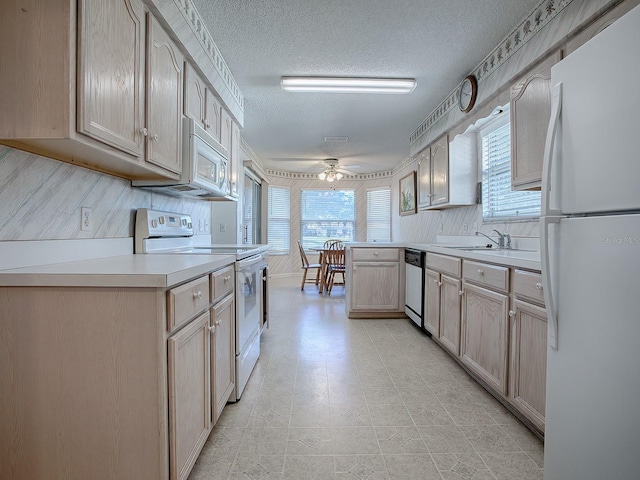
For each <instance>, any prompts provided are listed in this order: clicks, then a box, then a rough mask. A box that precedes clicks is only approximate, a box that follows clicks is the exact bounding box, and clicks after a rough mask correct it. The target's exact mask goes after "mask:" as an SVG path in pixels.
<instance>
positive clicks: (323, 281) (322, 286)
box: [309, 247, 344, 293]
mask: <svg viewBox="0 0 640 480" xmlns="http://www.w3.org/2000/svg"><path fill="white" fill-rule="evenodd" d="M309 250H312V251H314V252H318V253H319V254H320V258H319V259H318V263H319V264H320V283H319V284H318V292H319V293H325V292H326V291H327V290H328V287H329V285H327V280H328V273H329V252H331V251H334V252H335V251H336V249H335V248H333V249H332V248H329V247H314V248H309ZM343 250H344V248H343V249H338V251H343Z"/></svg>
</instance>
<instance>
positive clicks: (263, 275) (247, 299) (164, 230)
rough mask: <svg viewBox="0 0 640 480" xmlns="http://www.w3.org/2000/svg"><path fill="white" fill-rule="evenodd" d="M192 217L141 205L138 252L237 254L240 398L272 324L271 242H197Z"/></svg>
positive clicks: (236, 397)
mask: <svg viewBox="0 0 640 480" xmlns="http://www.w3.org/2000/svg"><path fill="white" fill-rule="evenodd" d="M193 237H194V230H193V223H192V220H191V216H190V215H188V214H184V213H174V212H164V211H161V210H151V209H148V208H139V209H138V211H137V212H136V229H135V253H136V254H140V253H141V254H165V255H166V254H179V255H198V254H200V255H215V254H227V255H235V257H236V262H235V277H236V288H235V303H236V319H235V320H236V321H235V327H236V332H235V337H236V388H235V392H234V393H233V394H232V397H231V399H230V400H231V401H233V400H239V399H240V397H241V395H242V392H243V390H244V387H245V386H246V384H247V381H248V380H249V376H250V375H251V372H252V371H253V367H254V366H255V364H256V362H257V361H258V357H259V356H260V335H261V333H262V331H263V330H264V329H265V328H268V326H269V316H268V312H269V306H268V298H269V295H268V285H269V284H268V265H267V252H268V250H269V246H268V245H215V244H212V245H196V244H194V243H193Z"/></svg>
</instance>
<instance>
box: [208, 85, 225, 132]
mask: <svg viewBox="0 0 640 480" xmlns="http://www.w3.org/2000/svg"><path fill="white" fill-rule="evenodd" d="M205 103H206V108H205V112H206V117H205V118H206V122H205V126H204V129H205V130H206V131H207V132H209V134H210V135H211V136H212V137H213V138H215V139H216V140H217V141H218V142H219V141H220V125H221V124H222V118H221V115H222V105H221V104H220V102H219V101H218V98H217V97H216V96H215V94H214V93H213V90H211V89H210V88H207V91H206V99H205Z"/></svg>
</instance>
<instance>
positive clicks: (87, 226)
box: [80, 207, 93, 232]
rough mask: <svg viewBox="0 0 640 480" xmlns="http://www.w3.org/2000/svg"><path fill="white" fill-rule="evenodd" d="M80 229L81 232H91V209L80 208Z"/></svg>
mask: <svg viewBox="0 0 640 480" xmlns="http://www.w3.org/2000/svg"><path fill="white" fill-rule="evenodd" d="M80 228H81V229H82V231H83V232H90V231H91V230H93V209H92V208H88V207H82V208H80Z"/></svg>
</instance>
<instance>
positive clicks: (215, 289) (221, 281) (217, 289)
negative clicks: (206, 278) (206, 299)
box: [211, 265, 233, 303]
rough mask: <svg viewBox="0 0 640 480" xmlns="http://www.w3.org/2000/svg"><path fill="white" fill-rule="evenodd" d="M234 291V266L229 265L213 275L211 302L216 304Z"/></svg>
mask: <svg viewBox="0 0 640 480" xmlns="http://www.w3.org/2000/svg"><path fill="white" fill-rule="evenodd" d="M232 291H233V265H229V266H228V267H225V268H223V269H221V270H218V271H215V272H213V273H212V274H211V302H212V303H216V302H217V301H218V300H219V299H221V298H222V297H224V296H225V295H227V294H228V293H230V292H232Z"/></svg>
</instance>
